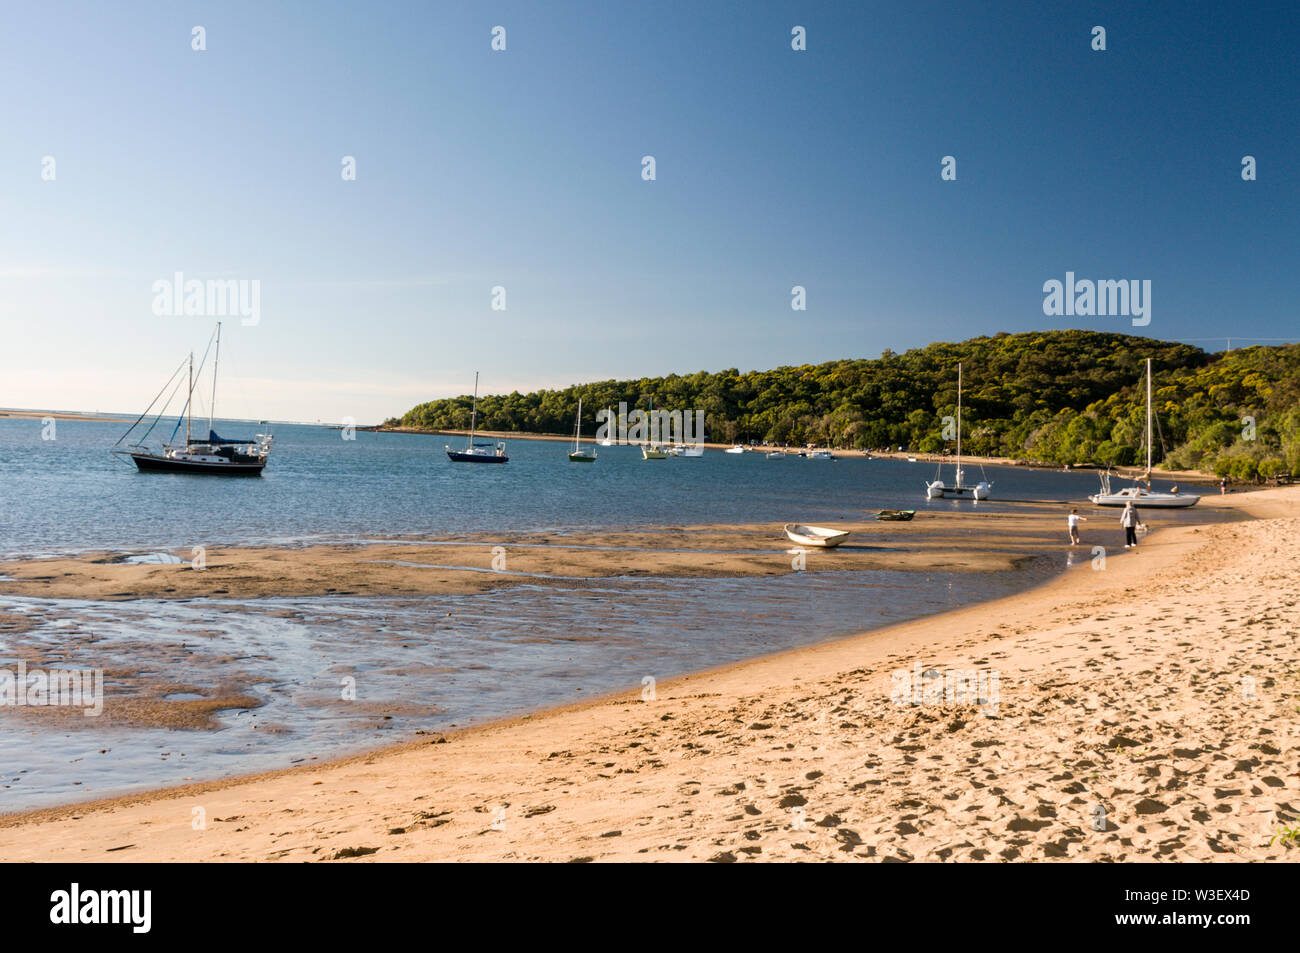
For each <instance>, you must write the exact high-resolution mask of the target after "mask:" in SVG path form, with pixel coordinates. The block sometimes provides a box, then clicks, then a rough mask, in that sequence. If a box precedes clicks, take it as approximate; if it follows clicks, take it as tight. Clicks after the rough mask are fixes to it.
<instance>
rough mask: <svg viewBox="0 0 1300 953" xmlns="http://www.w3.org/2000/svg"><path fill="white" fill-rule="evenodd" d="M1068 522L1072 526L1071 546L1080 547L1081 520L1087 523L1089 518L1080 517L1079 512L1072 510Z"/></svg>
mask: <svg viewBox="0 0 1300 953" xmlns="http://www.w3.org/2000/svg"><path fill="white" fill-rule="evenodd" d="M1067 520H1068V521H1069V525H1070V545H1071V546H1077V545H1079V520H1083V521H1084V522H1085V523H1086V522H1087V521H1088V517H1086V516H1080V515H1079V511H1078V510H1077V509H1074V510H1070V515H1069V516H1068V517H1067Z"/></svg>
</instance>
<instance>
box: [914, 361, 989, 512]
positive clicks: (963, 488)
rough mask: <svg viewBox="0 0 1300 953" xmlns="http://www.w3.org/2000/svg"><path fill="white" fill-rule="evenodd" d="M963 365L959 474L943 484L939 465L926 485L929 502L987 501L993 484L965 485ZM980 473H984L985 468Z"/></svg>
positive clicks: (958, 445) (958, 415) (958, 455)
mask: <svg viewBox="0 0 1300 953" xmlns="http://www.w3.org/2000/svg"><path fill="white" fill-rule="evenodd" d="M961 384H962V380H961V364H960V363H958V364H957V472H956V475H955V476H954V478H953V482H952V483H944V482H943V464H942V463H940V464H939V469H938V470H937V471H936V472H935V474H934V480H933V481H931V482H930V483H927V484H926V485H925V497H926V499H928V500H938V499H942V498H943V497H946V496H954V497H962V496H967V495H969V496H971V497H972V498H974V499H976V500H987V499H988V498H989V490H990V489H991V488H992V486H993V484H992V483H990V482H989V481H988V480H987V479H984V480H981V481H980V482H979V483H976V484H975V485H974V486H970V485H968V484H966V483H963V482H962V480H963V479H964V477H965V476H966V472H965V471H964V470H962V468H961ZM980 472H981V473H983V472H984V468H983V466H981V467H980Z"/></svg>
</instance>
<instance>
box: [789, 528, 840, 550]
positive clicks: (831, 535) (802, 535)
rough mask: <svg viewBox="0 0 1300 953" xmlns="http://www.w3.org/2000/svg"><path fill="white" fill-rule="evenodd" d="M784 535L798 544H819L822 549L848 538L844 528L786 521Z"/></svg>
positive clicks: (836, 544)
mask: <svg viewBox="0 0 1300 953" xmlns="http://www.w3.org/2000/svg"><path fill="white" fill-rule="evenodd" d="M785 535H786V536H788V537H790V540H791V541H792V542H796V543H798V544H799V545H800V546H821V547H822V548H824V549H833V548H835V547H836V546H838V545H839V544H840V543H842V542H844V541H845V540H846V539H848V538H849V534H848V533H847V532H846V531H844V530H838V529H827V528H826V527H825V526H804V525H803V524H802V523H786V524H785Z"/></svg>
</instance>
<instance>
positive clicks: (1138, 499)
mask: <svg viewBox="0 0 1300 953" xmlns="http://www.w3.org/2000/svg"><path fill="white" fill-rule="evenodd" d="M1151 420H1152V415H1151V358H1149V357H1148V358H1147V434H1146V439H1147V469H1146V473H1144V474H1143V475H1142V477H1141V478H1140V479H1139V481H1138V482H1137V483H1135V484H1134V485H1133V486H1126V487H1124V489H1122V490H1119V491H1118V492H1115V493H1112V492H1111V489H1110V471H1109V470H1108V471H1106V472H1105V473H1102V474H1101V492H1100V493H1094V494H1092V496H1090V497H1088V499H1090V500H1092V502H1094V503H1096V504H1097V505H1098V506H1124V505H1125V504H1127V503H1132V504H1133V505H1134V506H1155V507H1161V508H1164V509H1180V508H1182V507H1185V506H1195V505H1196V504H1197V503H1198V502H1200V499H1201V498H1200V496H1199V495H1198V494H1196V493H1178V492H1176V488H1175V491H1174V492H1170V493H1160V492H1157V491H1156V490H1153V489H1151ZM1144 483H1145V484H1146V485H1145V486H1143V485H1142V484H1144Z"/></svg>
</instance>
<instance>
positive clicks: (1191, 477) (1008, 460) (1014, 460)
mask: <svg viewBox="0 0 1300 953" xmlns="http://www.w3.org/2000/svg"><path fill="white" fill-rule="evenodd" d="M357 429H358V430H372V431H375V432H376V433H404V434H416V435H423V436H443V437H467V436H469V431H468V430H426V429H424V428H421V427H385V426H384V425H382V424H380V425H379V426H377V427H358V428H357ZM474 433H475V435H476V436H480V437H484V438H490V439H492V440H546V441H550V442H554V443H568V442H569V441H571V440H573V435H572V434H544V433H528V432H525V431H518V430H511V431H503V430H476V431H474ZM583 443H584V444H589V445H590V444H596V442H595V441H594V440H592V439H590V438H584V439H583ZM596 445H597V446H598V444H596ZM702 446H703V447H704V448H705V449H706V450H726V449H727V448H728V447H733V446H736V444H731V443H712V442H705V443H704V444H702ZM800 449H801V448H799V447H778V446H774V445H767V446H758V447H752V448H748V449H747V451H746V452H749V453H767V452H770V451H772V450H784V451H786V452H787V453H791V454H794V453H797V452H798V451H799V450H800ZM835 453H836V454H837V455H838V456H841V457H866V458H876V459H889V460H909V459H911V458H913V457H915V458H916V462H917V463H918V464H920V463H929V464H939V463H951V462H953V461H954V460H955V459H956V458H955V456H954V455H952V454H948V455H943V454H934V453H909V452H907V451H897V450H836V451H835ZM962 462H963V463H969V464H971V465H973V466H980V465H981V464H982V465H984V466H997V467H1016V468H1018V469H1022V470H1064V469H1065V468H1064V467H1062V466H1060V465H1058V464H1055V463H1039V462H1037V461H1033V460H1024V459H1021V458H1019V457H976V456H965V455H964V456H963V457H962ZM1069 469H1070V470H1071V471H1078V470H1093V471H1100V470H1103V469H1104V468H1103V467H1099V466H1097V465H1095V464H1073V465H1071V466H1070V468H1069ZM1112 472H1114V473H1115V474H1116V475H1117V476H1119V477H1120V478H1121V479H1134V478H1136V477H1138V476H1141V474H1142V468H1141V467H1113V468H1112ZM1156 476H1157V478H1159V479H1162V480H1169V481H1171V482H1173V481H1179V482H1183V483H1198V484H1203V485H1207V486H1208V485H1213V484H1217V483H1218V482H1219V478H1218V477H1217V476H1215V475H1214V474H1212V473H1206V472H1204V471H1201V470H1157V471H1156ZM1242 485H1250V486H1257V484H1242Z"/></svg>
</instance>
